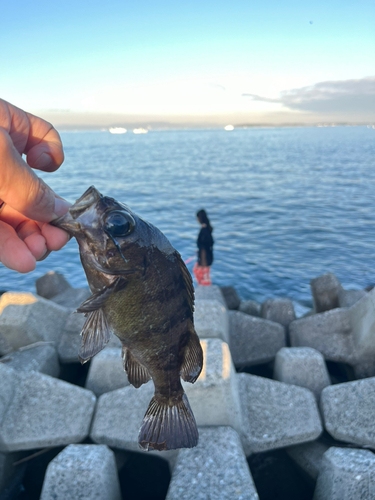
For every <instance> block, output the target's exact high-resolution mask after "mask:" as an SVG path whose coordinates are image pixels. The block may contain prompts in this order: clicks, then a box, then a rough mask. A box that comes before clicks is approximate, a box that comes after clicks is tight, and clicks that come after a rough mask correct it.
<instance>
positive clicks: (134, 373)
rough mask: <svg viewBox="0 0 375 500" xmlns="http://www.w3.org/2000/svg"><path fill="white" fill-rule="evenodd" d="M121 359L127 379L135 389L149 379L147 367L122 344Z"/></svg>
mask: <svg viewBox="0 0 375 500" xmlns="http://www.w3.org/2000/svg"><path fill="white" fill-rule="evenodd" d="M122 359H123V360H124V370H125V371H126V373H127V375H128V380H129V382H130V384H132V385H133V386H134V387H135V388H136V389H138V388H139V387H141V385H142V384H145V383H146V382H148V381H149V380H151V375H150V373H149V371H148V370H147V368H146V367H145V366H144V365H142V363H140V362H139V361H138V360H137V359H136V358H135V357H134V356H133V355H132V353H131V352H130V351H129V349H127V348H126V347H124V346H123V347H122Z"/></svg>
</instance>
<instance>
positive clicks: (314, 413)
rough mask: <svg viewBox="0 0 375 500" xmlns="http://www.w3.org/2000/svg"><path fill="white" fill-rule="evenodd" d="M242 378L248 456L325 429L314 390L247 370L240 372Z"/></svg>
mask: <svg viewBox="0 0 375 500" xmlns="http://www.w3.org/2000/svg"><path fill="white" fill-rule="evenodd" d="M238 379H239V393H240V401H241V405H242V419H243V433H242V436H241V438H242V443H243V446H244V450H245V453H246V456H248V455H250V454H252V453H258V452H261V451H266V450H273V449H276V448H285V447H287V446H292V445H294V444H299V443H304V442H309V441H313V440H315V439H317V438H318V437H319V436H320V434H321V432H322V430H323V429H322V424H321V421H320V416H319V412H318V408H317V405H316V400H315V397H314V395H313V393H312V392H311V391H309V390H308V389H304V388H303V387H297V386H294V385H288V384H283V383H282V382H276V381H275V380H270V379H266V378H263V377H257V376H255V375H249V374H247V373H239V374H238Z"/></svg>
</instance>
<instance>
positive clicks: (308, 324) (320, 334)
mask: <svg viewBox="0 0 375 500" xmlns="http://www.w3.org/2000/svg"><path fill="white" fill-rule="evenodd" d="M351 331H352V328H351V323H350V318H349V310H348V309H334V310H332V311H327V312H324V313H320V314H314V315H313V316H308V317H306V318H300V319H297V320H296V321H292V323H290V325H289V335H290V342H291V344H292V346H293V347H312V348H314V349H316V350H317V351H319V352H321V353H322V354H323V356H324V358H325V359H328V360H330V361H337V362H340V363H349V364H352V363H354V362H355V361H356V360H357V354H356V353H355V346H354V342H353V336H352V335H351Z"/></svg>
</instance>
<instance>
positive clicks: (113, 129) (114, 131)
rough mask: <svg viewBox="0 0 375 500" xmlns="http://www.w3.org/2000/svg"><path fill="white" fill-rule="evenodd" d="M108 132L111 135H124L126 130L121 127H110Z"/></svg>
mask: <svg viewBox="0 0 375 500" xmlns="http://www.w3.org/2000/svg"><path fill="white" fill-rule="evenodd" d="M108 130H109V131H110V132H111V134H126V132H127V130H126V128H123V127H110V128H109V129H108Z"/></svg>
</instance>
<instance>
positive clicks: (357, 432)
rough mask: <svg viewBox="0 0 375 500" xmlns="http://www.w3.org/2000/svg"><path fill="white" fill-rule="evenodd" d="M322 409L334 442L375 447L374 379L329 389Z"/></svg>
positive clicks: (323, 397) (326, 390)
mask: <svg viewBox="0 0 375 500" xmlns="http://www.w3.org/2000/svg"><path fill="white" fill-rule="evenodd" d="M320 407H321V410H322V415H323V420H324V427H325V428H326V430H327V431H328V432H329V433H330V434H331V436H333V437H334V438H335V439H338V440H340V441H346V442H349V443H354V444H357V445H362V446H364V445H369V446H371V447H372V448H375V432H374V415H375V377H372V378H366V379H362V380H356V381H354V382H346V383H344V384H336V385H332V386H330V387H326V388H325V389H323V391H322V394H321V397H320Z"/></svg>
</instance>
